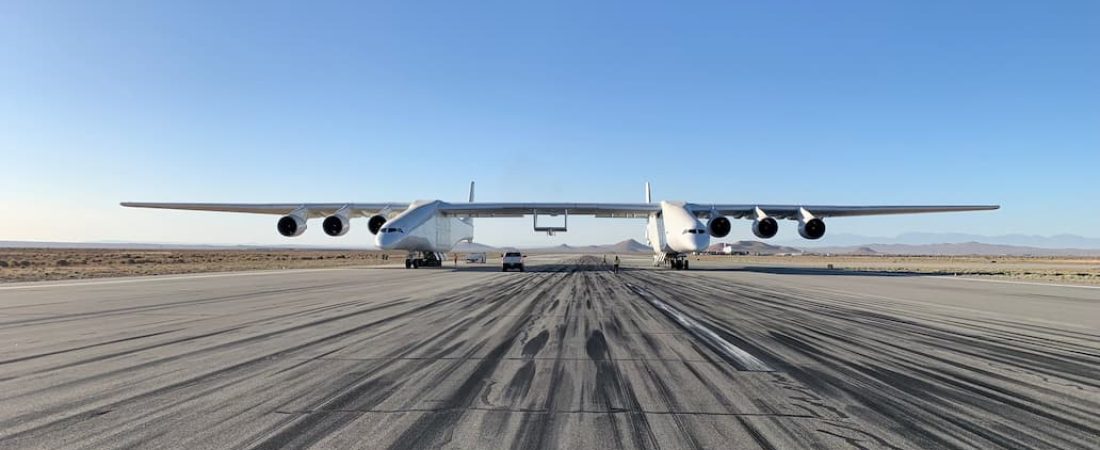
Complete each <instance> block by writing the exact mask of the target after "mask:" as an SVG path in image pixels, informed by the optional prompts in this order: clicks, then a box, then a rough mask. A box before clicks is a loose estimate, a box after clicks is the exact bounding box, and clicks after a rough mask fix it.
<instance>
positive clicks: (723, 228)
mask: <svg viewBox="0 0 1100 450" xmlns="http://www.w3.org/2000/svg"><path fill="white" fill-rule="evenodd" d="M732 228H733V224H731V223H730V220H729V219H728V218H726V217H723V216H718V217H713V218H711V219H710V220H709V221H707V231H709V232H710V235H711V236H714V237H716V238H724V237H726V236H728V235H729V234H730V230H731V229H732Z"/></svg>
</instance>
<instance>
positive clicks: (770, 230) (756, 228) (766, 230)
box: [752, 217, 779, 239]
mask: <svg viewBox="0 0 1100 450" xmlns="http://www.w3.org/2000/svg"><path fill="white" fill-rule="evenodd" d="M778 232H779V222H776V221H775V219H773V218H771V217H762V218H760V219H756V220H754V221H753V222H752V234H755V235H756V237H758V238H760V239H771V238H773V237H775V234H776V233H778Z"/></svg>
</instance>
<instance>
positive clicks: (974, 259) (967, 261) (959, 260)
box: [693, 255, 1100, 284]
mask: <svg viewBox="0 0 1100 450" xmlns="http://www.w3.org/2000/svg"><path fill="white" fill-rule="evenodd" d="M693 259H696V260H699V261H708V262H713V263H721V262H725V263H728V264H729V265H735V266H744V267H776V266H778V267H793V268H805V269H820V270H830V269H831V270H843V271H860V272H890V273H898V274H903V273H908V274H927V275H954V276H969V277H990V278H1003V279H1011V280H1023V281H1037V282H1052V283H1073V284H1100V258H1096V257H1053V256H1051V257H1040V256H1035V257H1025V256H885V255H884V256H879V255H875V256H858V255H830V256H826V255H796V256H741V255H735V256H725V255H721V256H719V255H708V256H698V257H693Z"/></svg>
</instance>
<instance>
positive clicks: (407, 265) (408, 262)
mask: <svg viewBox="0 0 1100 450" xmlns="http://www.w3.org/2000/svg"><path fill="white" fill-rule="evenodd" d="M412 266H413V263H412V260H408V259H406V260H405V268H406V269H411V268H412Z"/></svg>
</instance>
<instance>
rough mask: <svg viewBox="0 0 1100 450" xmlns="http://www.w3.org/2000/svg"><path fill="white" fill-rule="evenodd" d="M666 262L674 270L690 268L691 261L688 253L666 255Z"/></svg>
mask: <svg viewBox="0 0 1100 450" xmlns="http://www.w3.org/2000/svg"><path fill="white" fill-rule="evenodd" d="M665 264H668V268H669V269H672V270H688V269H689V268H690V264H691V263H690V262H688V257H687V255H668V256H665Z"/></svg>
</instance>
